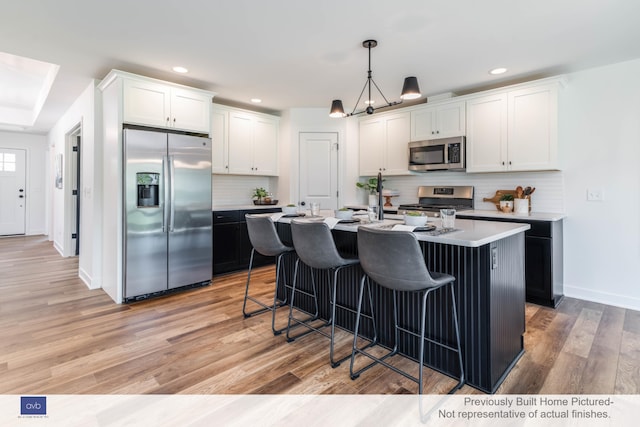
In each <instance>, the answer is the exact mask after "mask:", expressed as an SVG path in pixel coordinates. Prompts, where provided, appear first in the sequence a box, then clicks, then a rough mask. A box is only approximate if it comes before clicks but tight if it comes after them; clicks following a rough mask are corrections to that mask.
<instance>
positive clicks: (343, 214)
mask: <svg viewBox="0 0 640 427" xmlns="http://www.w3.org/2000/svg"><path fill="white" fill-rule="evenodd" d="M335 214H336V218H338V219H351V217H353V211H352V210H351V209H347V210H336V211H335Z"/></svg>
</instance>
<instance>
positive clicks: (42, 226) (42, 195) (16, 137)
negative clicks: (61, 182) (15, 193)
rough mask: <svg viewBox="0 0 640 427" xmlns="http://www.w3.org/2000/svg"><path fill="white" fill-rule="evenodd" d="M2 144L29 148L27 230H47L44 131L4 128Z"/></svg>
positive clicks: (3, 145)
mask: <svg viewBox="0 0 640 427" xmlns="http://www.w3.org/2000/svg"><path fill="white" fill-rule="evenodd" d="M0 147H2V148H13V149H22V150H25V151H26V154H27V158H26V162H27V164H26V166H27V171H26V179H27V180H26V188H25V191H26V206H25V207H26V210H25V213H26V218H25V232H26V234H47V215H46V200H47V194H46V191H47V167H48V147H47V138H46V136H44V135H34V134H28V133H18V132H0Z"/></svg>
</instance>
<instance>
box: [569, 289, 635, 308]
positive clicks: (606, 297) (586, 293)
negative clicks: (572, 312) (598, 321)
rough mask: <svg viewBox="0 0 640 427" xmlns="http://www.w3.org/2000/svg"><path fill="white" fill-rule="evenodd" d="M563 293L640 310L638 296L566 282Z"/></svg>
mask: <svg viewBox="0 0 640 427" xmlns="http://www.w3.org/2000/svg"><path fill="white" fill-rule="evenodd" d="M564 295H565V296H567V297H571V298H577V299H582V300H586V301H591V302H597V303H600V304H607V305H614V306H616V307H621V308H627V309H631V310H638V311H640V298H635V297H630V296H628V295H618V294H612V293H609V292H602V291H593V290H590V289H585V288H580V287H577V286H571V285H567V284H566V283H565V284H564Z"/></svg>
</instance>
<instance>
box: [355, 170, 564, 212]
mask: <svg viewBox="0 0 640 427" xmlns="http://www.w3.org/2000/svg"><path fill="white" fill-rule="evenodd" d="M384 179H385V181H384V186H385V188H388V189H393V190H398V191H400V195H399V196H398V197H394V198H393V199H392V200H391V202H392V203H393V205H394V206H397V205H399V204H401V203H417V201H418V187H419V186H421V185H436V186H437V185H473V187H474V206H475V209H484V210H486V209H489V210H491V209H495V207H494V205H493V204H492V203H491V202H483V201H482V199H483V198H485V197H486V198H491V197H493V196H494V195H495V192H496V190H514V189H515V188H516V187H517V186H518V185H520V186H522V187H526V186H531V187H535V188H536V191H535V193H534V194H533V195H532V196H531V210H532V212H549V213H564V178H563V175H562V172H561V171H544V172H509V173H473V174H471V173H464V172H446V171H444V172H428V173H424V174H419V175H418V174H416V175H410V176H401V177H400V176H389V177H384ZM363 197H364V196H363ZM360 202H364V199H363V200H362V201H360Z"/></svg>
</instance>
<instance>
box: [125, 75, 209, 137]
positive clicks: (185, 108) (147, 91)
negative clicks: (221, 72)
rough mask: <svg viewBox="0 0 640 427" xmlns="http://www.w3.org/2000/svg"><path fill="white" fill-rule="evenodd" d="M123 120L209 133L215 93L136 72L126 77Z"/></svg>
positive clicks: (137, 123) (131, 122)
mask: <svg viewBox="0 0 640 427" xmlns="http://www.w3.org/2000/svg"><path fill="white" fill-rule="evenodd" d="M123 90H124V101H123V110H124V113H123V122H124V123H129V124H136V125H144V126H152V127H161V128H170V129H178V130H185V131H192V132H200V133H206V134H208V133H209V131H210V127H211V124H210V108H211V102H212V99H213V94H211V93H210V92H206V91H202V90H199V89H191V88H187V87H184V86H178V85H174V84H172V83H165V82H160V81H158V80H154V79H146V78H144V77H139V76H136V77H135V78H131V77H128V78H127V77H125V79H124V88H123Z"/></svg>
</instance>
